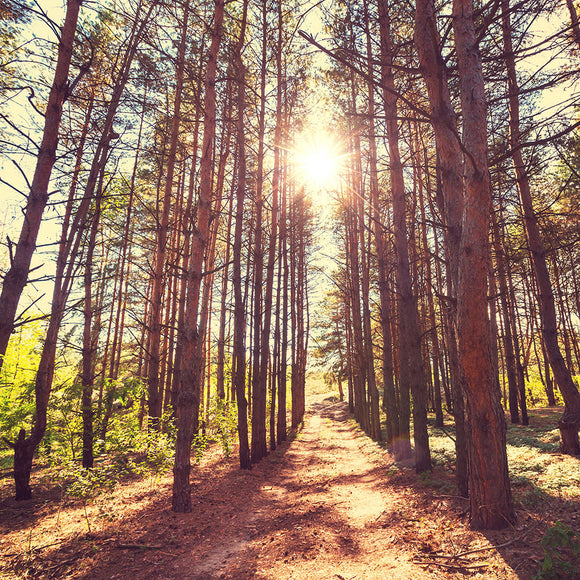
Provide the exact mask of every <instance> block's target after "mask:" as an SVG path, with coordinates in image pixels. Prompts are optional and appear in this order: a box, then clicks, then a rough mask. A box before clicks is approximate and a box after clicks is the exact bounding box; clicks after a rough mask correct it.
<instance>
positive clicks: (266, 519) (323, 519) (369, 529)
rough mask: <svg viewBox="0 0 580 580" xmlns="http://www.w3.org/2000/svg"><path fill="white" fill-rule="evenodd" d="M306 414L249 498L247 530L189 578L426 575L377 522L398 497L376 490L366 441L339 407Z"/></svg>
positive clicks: (222, 546) (226, 539)
mask: <svg viewBox="0 0 580 580" xmlns="http://www.w3.org/2000/svg"><path fill="white" fill-rule="evenodd" d="M313 411H314V413H313V414H312V415H311V416H309V417H308V419H307V422H306V425H305V428H304V430H303V431H302V432H301V434H300V435H299V437H298V441H296V442H295V443H294V444H293V445H291V446H290V448H289V449H288V450H287V451H286V453H285V454H284V458H283V461H282V462H281V463H280V464H279V465H278V466H277V469H275V470H273V471H272V472H271V478H269V479H268V480H266V481H264V483H263V485H262V486H261V489H260V493H258V494H257V495H256V496H255V497H254V498H253V501H252V504H251V508H250V509H249V510H248V512H246V513H247V514H248V518H247V519H248V520H249V521H248V524H247V526H246V527H247V531H246V533H245V534H243V535H242V536H241V537H236V538H235V541H234V543H233V545H232V543H231V538H230V537H228V536H227V535H226V536H225V537H224V538H223V541H222V542H220V544H219V545H218V546H216V547H214V549H213V550H212V551H211V552H210V553H209V554H207V553H206V554H205V555H204V556H201V555H200V558H199V560H198V561H196V562H193V563H190V565H191V564H192V565H191V568H190V569H189V571H190V573H193V577H194V578H200V579H201V578H220V579H221V578H223V579H226V578H228V579H229V578H232V579H234V578H235V579H238V578H264V579H266V578H272V579H278V578H280V579H282V578H284V579H288V580H290V579H292V580H301V579H303V578H304V579H306V578H308V579H318V578H319V579H329V578H338V579H339V578H344V579H351V578H357V579H368V580H371V579H379V578H385V577H387V576H388V577H389V578H392V579H393V580H395V579H399V578H400V579H409V578H417V579H419V578H433V575H432V574H426V573H425V572H424V570H423V568H421V567H420V566H418V565H416V564H413V563H412V562H411V557H412V555H411V554H410V553H406V552H405V550H402V549H401V547H400V546H395V545H393V544H392V542H391V540H392V537H391V535H390V533H389V531H388V529H386V528H383V527H382V525H381V524H380V522H379V520H380V519H381V518H382V517H383V516H385V515H388V514H391V513H393V512H396V511H397V509H398V508H400V504H401V498H396V497H393V496H388V495H387V494H385V493H383V492H382V491H381V489H380V478H381V471H383V472H384V467H383V469H381V468H379V467H378V466H377V464H376V463H375V462H373V461H371V459H370V458H369V456H368V452H367V453H365V452H364V451H363V450H362V449H361V447H362V446H364V445H365V443H367V441H366V439H365V438H363V437H360V435H359V434H358V433H357V432H356V430H355V429H354V428H353V426H352V425H350V424H349V423H348V422H347V416H346V410H345V406H344V405H343V404H342V403H335V404H324V403H321V404H317V405H315V406H314V408H313ZM357 435H359V436H357ZM241 515H242V514H240V516H241ZM244 519H245V518H244ZM187 565H188V564H187V561H185V562H184V567H185V566H187ZM184 575H186V574H184Z"/></svg>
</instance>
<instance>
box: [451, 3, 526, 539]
mask: <svg viewBox="0 0 580 580" xmlns="http://www.w3.org/2000/svg"><path fill="white" fill-rule="evenodd" d="M453 31H454V35H455V49H456V53H457V65H458V71H459V86H460V93H461V108H462V112H463V146H464V151H465V162H464V185H465V204H464V211H463V224H462V234H461V254H460V260H459V286H458V296H457V333H458V338H459V341H458V342H459V362H460V364H461V370H462V373H463V377H464V387H465V402H466V410H467V418H468V438H467V442H468V453H469V456H468V457H469V469H468V473H469V503H470V516H471V524H472V526H473V527H474V528H478V529H497V528H504V527H506V526H508V525H509V524H510V523H511V522H513V521H514V519H515V514H514V511H513V505H512V497H511V490H510V482H509V475H508V466H507V454H506V425H505V417H504V414H503V409H502V407H501V404H500V393H499V389H498V388H497V387H498V385H497V381H496V377H495V376H494V373H493V364H492V358H491V357H492V352H491V344H490V342H491V341H490V331H489V318H488V311H487V298H488V297H487V288H488V286H487V270H488V264H489V219H490V211H491V189H490V181H489V170H488V165H487V122H486V121H487V109H486V99H485V87H484V81H483V74H482V65H481V57H480V55H479V50H478V48H477V40H476V34H475V25H474V17H473V4H472V0H454V2H453Z"/></svg>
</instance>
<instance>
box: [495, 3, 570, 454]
mask: <svg viewBox="0 0 580 580" xmlns="http://www.w3.org/2000/svg"><path fill="white" fill-rule="evenodd" d="M502 30H503V41H504V54H505V63H506V68H507V73H508V92H509V95H508V96H509V105H510V147H511V149H512V160H513V164H514V168H515V172H516V180H517V185H518V193H519V196H520V204H521V207H522V211H523V214H524V225H525V230H526V237H527V240H528V247H529V250H530V253H531V257H532V265H533V268H534V275H535V278H536V283H537V285H538V304H539V309H540V320H541V322H542V336H543V339H544V346H545V348H546V353H547V355H548V358H549V360H550V366H551V367H552V371H553V373H554V377H555V379H556V383H557V384H558V387H559V388H560V392H561V393H562V397H563V399H564V413H563V415H562V417H561V418H560V420H559V422H558V427H559V428H560V436H561V450H562V452H563V453H567V454H569V455H580V441H579V439H578V429H579V428H580V393H579V392H578V389H577V388H576V385H575V384H574V380H573V379H572V375H571V373H570V369H569V368H568V367H567V366H566V363H565V361H564V358H563V357H562V353H561V351H560V345H559V343H558V324H557V321H556V307H555V304H554V293H553V291H552V285H551V282H550V274H549V272H548V266H547V263H546V252H545V248H544V244H543V242H542V238H541V235H540V229H539V226H538V218H537V216H536V213H535V211H534V206H533V202H532V194H531V190H530V181H529V178H528V174H527V172H526V166H525V163H524V160H523V156H522V151H521V148H520V143H521V139H520V116H519V92H520V91H519V86H518V82H517V75H516V68H515V58H514V52H513V47H512V41H511V25H510V17H509V0H502Z"/></svg>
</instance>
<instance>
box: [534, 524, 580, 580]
mask: <svg viewBox="0 0 580 580" xmlns="http://www.w3.org/2000/svg"><path fill="white" fill-rule="evenodd" d="M542 548H543V549H544V560H543V562H542V565H541V567H540V570H539V571H538V573H537V574H536V575H535V576H534V580H561V579H563V578H569V579H570V580H572V579H573V578H579V577H580V572H579V570H580V536H579V535H578V534H577V533H576V532H575V531H574V530H573V529H572V528H570V527H568V526H567V525H566V524H563V523H562V522H556V523H555V524H554V525H553V526H552V527H551V528H548V530H547V531H546V533H545V534H544V537H543V538H542Z"/></svg>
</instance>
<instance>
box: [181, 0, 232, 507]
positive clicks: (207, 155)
mask: <svg viewBox="0 0 580 580" xmlns="http://www.w3.org/2000/svg"><path fill="white" fill-rule="evenodd" d="M223 17H224V2H223V0H216V1H215V11H214V22H213V29H212V31H211V44H210V48H209V54H208V64H207V69H206V75H205V96H204V107H203V109H204V131H203V143H202V151H201V161H200V180H199V201H198V211H197V224H196V225H197V227H196V231H195V235H194V236H193V239H192V250H191V260H190V263H189V269H188V272H187V293H188V297H187V298H188V301H187V308H186V316H185V324H184V328H183V333H182V335H181V336H180V337H179V338H178V340H181V341H182V342H183V345H184V347H183V365H182V369H181V386H180V389H179V396H178V399H177V439H176V443H175V464H174V467H173V477H174V479H173V500H172V510H173V511H175V512H181V513H183V512H190V511H191V507H192V506H191V484H190V480H189V475H190V471H191V442H192V437H193V429H194V425H193V419H194V415H195V411H196V409H199V396H200V393H199V388H200V382H201V374H200V373H201V372H202V369H201V360H200V358H199V357H198V356H196V354H197V344H198V340H200V336H199V333H198V329H197V318H198V309H199V299H200V287H201V279H202V269H203V263H204V255H205V249H206V245H207V242H208V236H209V230H210V217H211V216H210V214H211V206H212V155H213V150H214V141H215V124H216V121H215V115H216V89H215V83H216V73H217V64H218V55H219V49H220V44H221V40H222V28H223Z"/></svg>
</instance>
